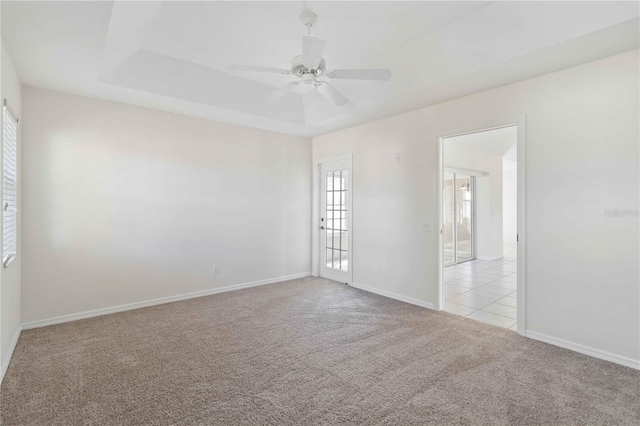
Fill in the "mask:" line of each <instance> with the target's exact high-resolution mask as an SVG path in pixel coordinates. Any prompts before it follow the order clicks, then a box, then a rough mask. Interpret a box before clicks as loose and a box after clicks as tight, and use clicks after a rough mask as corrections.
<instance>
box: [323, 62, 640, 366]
mask: <svg viewBox="0 0 640 426" xmlns="http://www.w3.org/2000/svg"><path fill="white" fill-rule="evenodd" d="M638 67H639V54H638V51H637V50H635V51H630V52H627V53H623V54H620V55H616V56H612V57H609V58H606V59H603V60H599V61H595V62H591V63H587V64H584V65H581V66H578V67H574V68H570V69H567V70H563V71H560V72H556V73H552V74H548V75H545V76H541V77H538V78H534V79H530V80H526V81H523V82H519V83H516V84H511V85H508V86H504V87H501V88H497V89H494V90H490V91H486V92H483V93H478V94H475V95H472V96H468V97H464V98H460V99H456V100H453V101H450V102H446V103H442V104H439V105H434V106H431V107H427V108H423V109H419V110H416V111H412V112H409V113H406V114H402V115H398V116H394V117H390V118H386V119H384V120H379V121H375V122H372V123H368V124H364V125H361V126H358V127H353V128H350V129H346V130H343V131H339V132H335V133H331V134H327V135H323V136H320V137H317V138H314V140H313V155H314V158H315V159H321V158H335V157H339V156H342V155H344V154H346V153H352V154H353V191H354V194H353V209H354V212H353V215H354V225H353V232H354V236H353V241H354V247H353V257H354V268H353V270H354V278H353V280H354V283H356V284H360V285H366V286H369V287H371V288H374V289H375V290H377V291H382V292H389V293H392V294H396V295H400V296H402V297H404V298H405V300H408V299H411V300H416V301H420V302H423V303H424V304H431V305H433V306H437V297H438V286H439V283H438V278H437V277H438V251H439V244H438V233H437V232H432V233H430V234H429V233H422V232H421V224H422V223H425V222H430V223H431V224H432V226H433V228H434V229H437V226H435V224H437V223H438V210H439V206H438V204H437V202H436V201H435V200H437V199H438V196H437V194H438V191H440V188H439V185H438V161H439V153H438V139H439V137H441V136H444V135H447V134H452V133H455V132H457V131H459V130H461V129H468V128H470V127H472V126H478V127H479V128H482V126H484V125H486V123H489V122H491V123H493V122H495V121H496V120H504V119H506V118H509V117H517V116H523V115H526V215H527V222H526V230H527V240H526V243H527V247H526V249H527V259H526V261H527V269H526V286H527V289H526V329H527V333H528V334H529V335H533V336H536V337H537V338H539V339H547V340H553V341H554V342H556V343H562V344H565V345H567V346H571V347H572V348H580V349H581V350H583V351H591V353H593V354H598V355H599V356H603V357H606V356H609V355H610V356H609V358H610V359H615V360H616V361H618V362H622V363H626V364H628V365H634V366H636V367H640V353H639V351H640V342H639V338H640V329H639V327H640V306H639V301H640V295H639V289H640V283H639V274H640V272H639V268H638V258H639V255H640V254H639V240H638V235H639V230H640V229H639V219H638V217H637V216H636V217H632V216H625V217H607V216H605V209H616V208H617V209H638V194H639V188H638V177H639V171H640V166H639V161H638V159H639V149H638V148H639V143H638V142H639V131H638V129H639V116H640V110H639V106H638V104H639V97H638V92H639V77H640V76H639V72H638ZM396 154H400V155H401V159H402V160H401V162H400V163H396V162H395V155H396ZM389 218H394V220H389ZM381 224H387V225H385V226H381ZM378 266H382V267H383V273H382V274H380V275H378V274H376V268H377V267H378Z"/></svg>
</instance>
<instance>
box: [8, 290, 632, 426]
mask: <svg viewBox="0 0 640 426" xmlns="http://www.w3.org/2000/svg"><path fill="white" fill-rule="evenodd" d="M639 383H640V371H637V370H633V369H631V368H628V367H624V366H621V365H617V364H613V363H610V362H607V361H602V360H598V359H595V358H591V357H588V356H586V355H581V354H578V353H575V352H571V351H569V350H566V349H562V348H559V347H555V346H552V345H548V344H545V343H542V342H538V341H534V340H531V339H526V338H524V337H521V336H519V335H518V334H516V333H513V332H512V331H508V330H505V329H502V328H498V327H494V326H491V325H487V324H482V323H480V322H477V321H473V320H469V319H465V318H463V317H458V316H455V315H451V314H448V313H444V312H436V311H431V310H427V309H424V308H421V307H418V306H413V305H410V304H407V303H403V302H400V301H397V300H393V299H389V298H385V297H382V296H378V295H375V294H371V293H367V292H365V291H362V290H358V289H355V288H352V287H348V286H345V285H343V284H338V283H334V282H331V281H327V280H324V279H318V278H302V279H296V280H292V281H287V282H283V283H278V284H271V285H268V286H263V287H255V288H250V289H245V290H238V291H233V292H229V293H221V294H217V295H213V296H207V297H201V298H197V299H190V300H185V301H180V302H175V303H168V304H164V305H158V306H153V307H148V308H142V309H137V310H133V311H128V312H121V313H116V314H112V315H105V316H101V317H95V318H89V319H84V320H79V321H75V322H70V323H64V324H58V325H52V326H49V327H43V328H38V329H32V330H25V331H23V333H22V336H21V338H20V340H19V342H18V344H17V346H16V349H15V352H14V355H13V359H12V361H11V364H10V365H9V368H8V370H7V373H6V376H5V379H4V382H3V383H2V387H1V389H0V390H1V394H0V403H1V407H0V415H1V418H0V419H1V421H2V425H3V426H6V425H42V424H46V425H57V424H77V423H82V424H93V425H114V424H136V425H137V424H157V425H163V424H177V425H192V424H278V425H282V424H284V425H300V424H424V423H433V424H472V423H484V424H638V423H640V385H639Z"/></svg>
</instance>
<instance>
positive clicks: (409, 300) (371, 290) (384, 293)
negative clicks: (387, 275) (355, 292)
mask: <svg viewBox="0 0 640 426" xmlns="http://www.w3.org/2000/svg"><path fill="white" fill-rule="evenodd" d="M351 287H355V288H359V289H360V290H364V291H368V292H369V293H375V294H378V295H380V296H384V297H388V298H390V299H395V300H399V301H401V302H405V303H410V304H412V305H416V306H420V307H423V308H427V309H434V310H435V307H434V306H433V304H431V303H429V302H423V301H422V300H418V299H414V298H412V297H407V296H403V295H401V294H397V293H392V292H390V291H386V290H380V289H377V288H373V287H369V286H366V285H363V284H357V283H353V284H351Z"/></svg>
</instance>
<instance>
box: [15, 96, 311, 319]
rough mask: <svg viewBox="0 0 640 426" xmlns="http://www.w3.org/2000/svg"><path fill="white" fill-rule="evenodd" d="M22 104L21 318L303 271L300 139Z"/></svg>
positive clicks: (305, 153) (306, 199)
mask: <svg viewBox="0 0 640 426" xmlns="http://www.w3.org/2000/svg"><path fill="white" fill-rule="evenodd" d="M23 94H24V98H23V115H24V123H23V129H24V142H23V144H24V166H23V179H24V180H23V182H24V188H25V191H24V196H23V201H24V203H23V205H24V208H23V213H22V218H23V222H24V260H23V266H24V270H23V272H24V273H23V306H22V308H23V314H22V320H23V322H25V323H28V322H31V321H35V320H42V319H49V318H52V317H57V316H62V315H68V314H74V313H79V312H82V311H88V310H95V309H100V308H108V307H113V306H117V305H122V304H128V303H133V302H141V301H147V300H151V299H156V298H161V297H168V296H174V295H179V294H184V293H190V292H196V291H202V290H208V289H214V288H220V287H224V286H229V285H234V284H241V283H248V282H254V281H259V280H265V279H271V278H278V277H288V276H291V275H295V274H303V273H308V272H309V271H310V232H309V229H310V221H309V217H310V206H311V195H310V194H311V140H310V139H309V138H304V137H298V136H290V135H285V134H280V133H275V132H269V131H264V130H256V129H251V128H246V127H240V126H236V125H230V124H224V123H219V122H213V121H208V120H203V119H197V118H191V117H186V116H181V115H176V114H171V113H165V112H159V111H155V110H149V109H144V108H140V107H134V106H127V105H123V104H117V103H111V102H105V101H98V100H94V99H89V98H84V97H79V96H73V95H67V94H62V93H57V92H51V91H46V90H40V89H34V88H28V87H25V88H24V89H23ZM214 264H217V265H219V268H220V273H219V274H218V275H213V274H212V265H214Z"/></svg>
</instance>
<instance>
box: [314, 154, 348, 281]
mask: <svg viewBox="0 0 640 426" xmlns="http://www.w3.org/2000/svg"><path fill="white" fill-rule="evenodd" d="M334 161H348V162H349V170H350V171H351V176H350V184H351V191H350V192H351V194H350V196H349V198H348V199H347V200H348V203H347V204H348V207H347V209H348V210H349V214H348V226H349V237H348V238H349V269H348V271H347V276H348V282H346V283H345V284H349V285H352V284H353V268H354V264H353V263H354V261H353V259H354V256H353V211H354V205H355V203H354V198H355V191H354V182H355V180H354V176H353V154H344V155H341V156H337V157H331V158H320V159H317V160H316V159H314V160H313V170H312V197H311V275H312V276H314V277H319V276H320V257H321V253H320V246H321V244H322V242H321V240H320V225H319V223H320V208H321V206H320V197H321V195H320V188H321V183H320V168H321V166H322V165H323V164H325V163H332V162H334Z"/></svg>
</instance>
